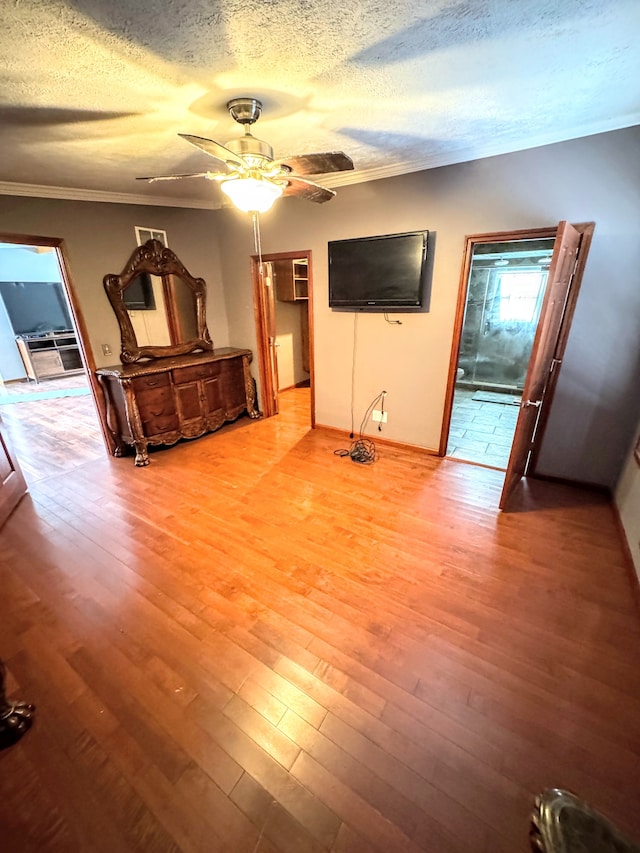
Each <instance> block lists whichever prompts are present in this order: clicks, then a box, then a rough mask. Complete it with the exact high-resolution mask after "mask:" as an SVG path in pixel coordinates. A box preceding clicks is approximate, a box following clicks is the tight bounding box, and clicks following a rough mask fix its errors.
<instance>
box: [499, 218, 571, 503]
mask: <svg viewBox="0 0 640 853" xmlns="http://www.w3.org/2000/svg"><path fill="white" fill-rule="evenodd" d="M580 238H581V235H580V232H579V231H577V230H576V229H575V228H574V227H573V226H572V225H570V224H569V223H568V222H561V223H560V224H559V226H558V233H557V236H556V241H555V244H554V250H553V258H552V260H551V266H550V267H549V278H548V281H547V289H546V292H545V296H544V301H543V303H542V310H541V312H540V319H539V321H538V328H537V330H536V335H535V338H534V341H533V349H532V352H531V360H530V361H529V369H528V371H527V376H526V379H525V383H524V388H523V391H522V402H521V404H520V413H519V415H518V421H517V424H516V431H515V435H514V439H513V445H512V446H511V454H510V456H509V463H508V465H507V472H506V475H505V480H504V487H503V489H502V495H501V498H500V509H507V508H508V504H509V500H510V498H511V497H512V495H513V492H514V489H515V487H516V486H517V484H518V483H519V482H520V480H521V479H522V477H523V476H524V475H525V473H526V470H527V464H528V461H529V454H530V452H531V450H532V449H533V438H534V434H535V431H536V425H537V424H538V421H539V419H540V416H541V413H542V410H543V407H544V402H545V400H544V398H545V391H546V389H547V386H548V382H549V378H550V376H551V374H552V373H553V370H554V369H555V367H556V366H557V361H556V358H555V355H556V345H557V343H558V336H559V333H560V327H561V325H562V319H563V317H564V312H565V306H566V304H567V297H568V294H569V287H570V285H571V280H572V277H573V274H574V271H575V268H576V259H577V254H578V246H579V245H580Z"/></svg>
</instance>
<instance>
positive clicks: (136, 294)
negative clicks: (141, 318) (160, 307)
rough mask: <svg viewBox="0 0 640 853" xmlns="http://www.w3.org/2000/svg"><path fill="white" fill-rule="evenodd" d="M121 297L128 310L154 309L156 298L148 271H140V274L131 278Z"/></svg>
mask: <svg viewBox="0 0 640 853" xmlns="http://www.w3.org/2000/svg"><path fill="white" fill-rule="evenodd" d="M122 298H123V299H124V304H125V307H126V308H127V309H128V310H129V311H155V308H156V300H155V297H154V295H153V282H152V280H151V276H150V275H149V273H147V272H141V273H140V275H137V276H136V277H135V278H132V279H131V281H130V282H129V284H128V285H127V286H126V287H125V289H124V291H123V293H122Z"/></svg>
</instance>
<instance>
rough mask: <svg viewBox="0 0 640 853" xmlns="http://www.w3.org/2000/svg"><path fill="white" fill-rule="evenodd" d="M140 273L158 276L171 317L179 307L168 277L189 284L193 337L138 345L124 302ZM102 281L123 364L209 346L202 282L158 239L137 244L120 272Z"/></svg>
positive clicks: (210, 345)
mask: <svg viewBox="0 0 640 853" xmlns="http://www.w3.org/2000/svg"><path fill="white" fill-rule="evenodd" d="M142 273H147V274H150V275H156V276H159V277H160V278H161V279H162V283H163V291H164V295H165V299H166V301H167V313H168V314H169V317H171V314H172V313H173V317H174V318H175V316H176V313H177V312H178V310H179V308H178V306H177V305H176V304H175V300H173V298H172V297H171V292H172V289H171V287H170V286H169V285H170V283H171V280H172V279H171V277H173V279H174V280H177V281H179V282H182V283H184V284H185V285H186V286H187V287H188V288H189V291H190V292H191V293H192V294H193V298H194V302H195V313H196V329H197V331H196V337H195V338H194V339H191V340H187V341H182V342H180V343H173V344H170V345H163V346H139V344H138V339H137V337H136V333H135V330H134V328H133V324H132V322H131V317H130V316H129V312H128V310H127V306H126V303H125V291H126V289H127V287H128V286H129V285H130V284H131V282H132V281H133V280H134V279H135V278H136V277H137V276H139V275H140V274H142ZM103 284H104V289H105V290H106V292H107V296H108V297H109V302H110V303H111V307H112V308H113V310H114V312H115V315H116V318H117V320H118V324H119V326H120V339H121V345H122V350H121V353H120V359H121V361H122V362H123V364H130V363H132V362H134V361H138V360H139V359H141V358H164V357H165V356H174V355H184V354H185V353H189V352H195V351H196V350H212V349H213V341H212V340H211V337H210V335H209V330H208V329H207V322H206V284H205V281H204V279H202V278H194V277H193V276H192V275H191V274H190V273H189V272H188V270H187V269H186V268H185V267H184V266H183V264H182V262H181V261H180V260H179V259H178V258H177V257H176V255H175V254H174V253H173V252H172V251H171V250H170V249H167V248H166V247H165V246H163V245H162V243H160V242H158V240H148V241H147V242H146V243H144V245H142V246H138V248H137V249H136V250H135V252H133V254H132V255H131V257H130V258H129V260H128V262H127V264H126V266H125V268H124V269H123V270H122V272H121V273H120V275H115V274H112V273H110V274H109V275H106V276H105V277H104V279H103Z"/></svg>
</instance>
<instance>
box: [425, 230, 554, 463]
mask: <svg viewBox="0 0 640 853" xmlns="http://www.w3.org/2000/svg"><path fill="white" fill-rule="evenodd" d="M557 232H558V227H557V225H556V226H555V227H553V228H526V229H524V230H520V231H491V232H489V233H487V234H468V235H467V236H466V237H465V238H464V256H463V261H462V270H461V271H460V282H459V284H458V302H457V305H456V315H455V321H454V326H453V338H452V341H451V355H450V358H449V377H448V380H447V391H446V394H445V401H444V413H443V418H442V431H441V433H440V446H439V448H438V456H446V455H447V444H448V440H449V429H450V427H451V413H452V411H453V396H454V393H455V384H456V370H457V367H458V356H459V354H460V338H461V336H462V326H463V324H464V314H465V308H466V304H467V291H468V289H469V273H470V272H471V262H472V260H473V249H474V247H475V246H477V245H481V244H482V243H497V242H500V243H509V242H511V241H513V240H527V239H544V238H545V237H555V236H556V234H557Z"/></svg>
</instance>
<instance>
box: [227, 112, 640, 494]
mask: <svg viewBox="0 0 640 853" xmlns="http://www.w3.org/2000/svg"><path fill="white" fill-rule="evenodd" d="M639 148H640V128H638V127H635V128H629V129H626V130H621V131H616V132H614V133H608V134H600V135H598V136H593V137H587V138H584V139H579V140H574V141H571V142H565V143H560V144H558V145H550V146H545V147H543V148H537V149H532V150H530V151H522V152H518V153H515V154H509V155H504V156H500V157H492V158H487V159H484V160H477V161H473V162H470V163H463V164H460V165H455V166H448V167H444V168H440V169H433V170H430V171H426V172H420V173H416V174H414V175H404V176H402V177H398V178H390V179H386V180H380V181H372V182H369V183H366V184H358V185H353V186H348V187H341V188H339V189H338V191H337V192H338V194H337V197H336V198H335V199H334V200H333V201H331V202H330V203H329V204H325V205H314V204H310V203H309V202H304V201H302V200H299V199H294V198H291V199H282V200H280V201H279V202H277V204H276V206H275V207H274V209H273V210H272V211H271V212H270V213H269V214H266V215H265V216H263V217H262V250H263V252H264V253H265V254H267V253H273V252H285V251H287V252H289V251H301V252H302V251H304V250H307V249H310V250H311V251H312V253H313V257H312V266H313V280H314V335H315V369H316V372H315V378H316V419H317V423H318V424H326V425H329V426H334V427H338V428H342V429H349V428H350V393H351V360H352V351H353V333H354V315H353V314H346V313H337V312H332V311H331V310H330V309H329V308H328V296H327V293H328V290H327V242H328V241H329V240H335V239H341V238H347V237H357V236H364V235H372V234H386V233H392V232H400V231H408V230H415V229H423V228H426V229H429V230H430V231H431V232H432V236H433V239H434V252H433V277H432V293H431V306H430V311H429V313H425V314H419V315H395V316H396V317H398V318H399V319H401V320H402V321H403V325H402V326H395V325H393V326H392V325H389V324H387V323H385V321H384V318H383V317H382V316H381V315H374V314H360V315H359V319H358V330H357V340H358V346H357V353H356V395H355V398H356V403H355V416H356V417H355V419H356V422H357V423H359V421H360V418H361V416H362V414H363V412H364V410H365V409H366V407H367V405H368V404H369V402H370V401H371V400H372V399H373V398H374V397H375V395H376V394H377V393H379V391H381V390H383V389H384V390H386V391H387V392H388V396H387V400H386V403H385V409H388V414H389V422H388V424H387V425H386V427H385V431H384V435H385V437H387V438H390V439H393V440H396V441H400V442H407V443H410V444H416V445H419V446H421V447H425V448H430V449H435V448H437V447H438V444H439V438H440V429H441V423H442V416H443V406H444V397H445V390H446V383H447V370H448V365H449V356H450V347H451V338H452V331H453V323H454V315H455V306H456V298H457V293H458V285H459V277H460V269H461V265H462V252H463V248H464V240H465V235H470V234H479V233H486V232H494V231H510V230H513V229H521V228H533V227H549V226H554V225H557V223H558V221H559V220H561V219H567V220H569V221H570V222H585V221H592V220H593V221H595V222H596V231H595V235H594V240H593V244H592V250H591V255H590V258H589V261H588V263H587V269H586V273H585V277H584V281H583V286H582V292H581V294H580V298H579V300H578V305H577V309H576V313H575V317H574V322H573V328H572V332H571V336H570V339H569V345H568V348H567V353H566V357H565V363H564V365H563V367H562V369H561V372H560V377H559V382H558V387H557V392H556V399H555V402H554V408H553V411H552V414H551V417H550V420H549V426H548V431H547V435H546V438H545V441H544V445H543V448H542V453H541V456H540V463H539V464H540V468H541V470H542V472H543V473H547V474H551V475H554V476H558V477H567V478H569V479H576V480H581V481H587V482H593V483H597V484H602V485H605V486H609V487H611V486H613V485H614V483H615V482H616V480H617V477H618V475H619V472H620V470H621V468H622V465H623V462H624V453H625V450H626V448H627V446H628V443H629V441H630V436H631V433H632V431H633V428H634V426H635V420H634V417H635V416H634V413H633V412H630V410H629V401H630V400H632V399H633V397H632V394H633V393H636V389H637V381H636V377H637V376H638V372H639V370H640V335H638V328H640V285H639V283H638V277H639V276H638V270H639V269H640V237H639V235H640V205H639V204H638V190H639V189H640V156H639V154H640V152H639ZM356 166H357V164H356ZM219 229H220V231H219V233H220V239H221V241H222V242H221V246H224V252H222V255H221V258H222V268H223V276H224V281H225V298H226V300H227V311H228V316H229V324H230V330H231V337H232V338H235V339H236V340H237V342H238V343H239V344H242V345H243V346H248V347H251V348H252V349H254V350H255V324H254V320H253V306H252V298H251V281H250V270H249V255H250V254H251V252H252V251H253V246H252V235H251V224H250V221H249V219H248V217H244V216H242V215H240V214H237V213H235V212H232V211H221V216H220V226H219Z"/></svg>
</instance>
